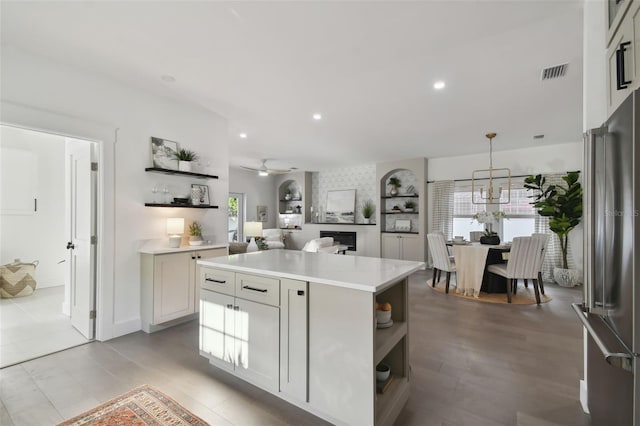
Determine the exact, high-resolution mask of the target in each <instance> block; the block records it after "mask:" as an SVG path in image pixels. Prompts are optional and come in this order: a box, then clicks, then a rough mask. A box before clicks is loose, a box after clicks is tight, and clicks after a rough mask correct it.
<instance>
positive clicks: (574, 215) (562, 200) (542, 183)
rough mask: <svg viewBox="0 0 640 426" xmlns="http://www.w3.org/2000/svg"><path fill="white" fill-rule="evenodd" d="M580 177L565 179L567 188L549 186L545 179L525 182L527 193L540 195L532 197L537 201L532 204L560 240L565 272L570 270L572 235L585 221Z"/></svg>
mask: <svg viewBox="0 0 640 426" xmlns="http://www.w3.org/2000/svg"><path fill="white" fill-rule="evenodd" d="M579 177H580V172H568V173H567V174H566V175H564V176H562V180H563V181H564V182H565V184H566V185H561V184H558V185H548V184H547V182H546V179H545V178H544V177H543V176H542V175H536V176H533V175H530V176H527V177H526V178H525V180H524V183H525V185H524V187H525V188H527V190H532V191H537V193H536V194H534V195H530V196H529V198H533V199H534V201H532V202H531V203H530V204H531V205H533V207H535V208H536V209H537V211H538V214H539V215H540V216H546V217H548V218H549V229H550V230H551V232H553V233H554V234H556V235H557V236H558V239H560V248H561V250H562V267H563V268H564V269H569V268H568V263H567V247H568V244H569V232H571V230H572V229H573V228H575V227H576V226H578V224H580V220H581V219H582V186H581V185H580V182H578V179H579Z"/></svg>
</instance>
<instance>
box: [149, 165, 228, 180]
mask: <svg viewBox="0 0 640 426" xmlns="http://www.w3.org/2000/svg"><path fill="white" fill-rule="evenodd" d="M144 171H145V172H153V173H162V174H165V175H182V176H191V177H197V178H201V179H218V176H215V175H205V174H204V173H196V172H182V171H180V170H172V169H161V168H160V167H147V168H146V169H144Z"/></svg>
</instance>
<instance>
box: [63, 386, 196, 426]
mask: <svg viewBox="0 0 640 426" xmlns="http://www.w3.org/2000/svg"><path fill="white" fill-rule="evenodd" d="M70 425H73V426H80V425H97V426H113V425H117V426H129V425H135V426H144V425H149V426H183V425H197V426H207V425H208V423H207V422H205V421H204V420H202V419H201V418H199V417H198V416H196V415H195V414H193V413H192V412H190V411H189V410H187V409H186V408H184V407H182V406H181V405H180V404H178V403H177V402H175V401H174V400H173V399H171V398H169V397H168V396H166V395H165V394H163V393H162V392H159V391H158V390H156V389H154V388H152V387H151V386H149V385H142V386H140V387H138V388H135V389H133V390H131V391H129V392H127V393H124V394H122V395H120V396H117V397H115V398H113V399H112V400H110V401H107V402H105V403H104V404H102V405H99V406H97V407H96V408H93V409H91V410H89V411H87V412H85V413H82V414H80V415H79V416H76V417H74V418H72V419H69V420H67V421H64V422H62V423H60V424H59V425H58V426H70Z"/></svg>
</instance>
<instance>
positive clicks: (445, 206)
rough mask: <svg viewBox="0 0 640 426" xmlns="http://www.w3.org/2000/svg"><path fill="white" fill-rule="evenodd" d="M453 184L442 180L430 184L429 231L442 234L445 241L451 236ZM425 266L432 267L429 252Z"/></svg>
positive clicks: (450, 181)
mask: <svg viewBox="0 0 640 426" xmlns="http://www.w3.org/2000/svg"><path fill="white" fill-rule="evenodd" d="M454 189H455V182H454V181H452V180H443V181H438V182H433V183H431V193H432V196H431V206H432V207H431V231H430V232H442V233H443V234H444V237H445V240H450V239H451V237H452V235H453V194H454ZM427 264H428V266H429V267H432V265H433V260H432V259H431V253H430V250H429V256H428V259H427Z"/></svg>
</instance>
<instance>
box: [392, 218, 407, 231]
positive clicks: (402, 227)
mask: <svg viewBox="0 0 640 426" xmlns="http://www.w3.org/2000/svg"><path fill="white" fill-rule="evenodd" d="M393 230H394V231H400V232H410V231H411V221H410V220H408V219H399V220H396V223H395V226H394V227H393Z"/></svg>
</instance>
